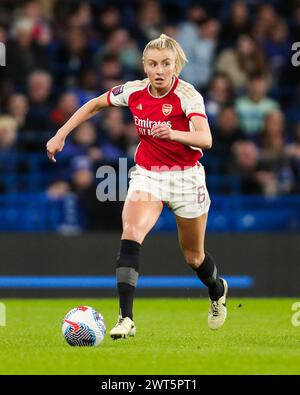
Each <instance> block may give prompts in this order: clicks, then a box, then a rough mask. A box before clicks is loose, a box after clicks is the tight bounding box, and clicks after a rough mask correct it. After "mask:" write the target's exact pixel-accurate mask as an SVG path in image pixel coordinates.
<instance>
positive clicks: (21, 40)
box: [0, 0, 300, 222]
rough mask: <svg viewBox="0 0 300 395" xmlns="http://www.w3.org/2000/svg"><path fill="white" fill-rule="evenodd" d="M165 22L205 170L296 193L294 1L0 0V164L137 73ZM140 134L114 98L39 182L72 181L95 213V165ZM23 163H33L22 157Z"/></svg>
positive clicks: (57, 189) (299, 96) (124, 150)
mask: <svg viewBox="0 0 300 395" xmlns="http://www.w3.org/2000/svg"><path fill="white" fill-rule="evenodd" d="M161 33H166V34H168V35H170V36H172V37H174V38H175V39H176V40H178V41H179V43H180V44H181V45H182V47H183V49H184V51H185V53H186V55H187V58H188V60H189V62H188V64H187V65H186V67H185V68H184V70H183V71H182V74H181V78H182V79H184V80H186V81H188V82H190V83H192V84H193V85H194V86H195V87H196V88H197V89H198V90H199V92H200V93H201V94H202V95H203V96H204V100H205V105H206V111H207V115H208V119H209V122H210V126H211V130H212V134H213V147H212V149H211V150H210V151H206V152H205V153H204V158H203V160H202V162H203V164H204V165H205V168H206V172H207V175H208V176H209V175H217V176H220V177H221V176H233V177H236V178H237V179H238V180H239V185H240V191H241V193H243V194H256V195H257V194H261V195H269V196H274V195H279V194H297V193H300V111H299V109H300V66H299V67H296V66H293V64H292V62H291V58H292V56H293V51H292V44H293V43H294V42H297V41H300V1H289V2H286V1H279V0H278V1H276V0H273V1H258V0H248V1H246V0H245V1H230V0H229V1H221V0H206V1H179V0H177V1H176V0H172V1H170V0H165V1H163V0H161V1H156V0H136V1H114V2H111V3H110V4H109V2H107V1H96V0H89V1H87V0H82V1H75V0H65V1H59V0H29V1H21V0H19V1H17V0H16V1H14V0H2V1H1V4H0V42H2V43H5V45H6V67H0V87H1V97H0V172H1V173H2V174H3V173H6V174H7V172H9V171H16V166H14V168H13V170H11V169H10V161H7V157H8V155H9V154H14V155H15V154H18V153H22V154H32V153H35V154H36V153H43V154H45V144H46V141H47V139H48V138H49V137H51V135H53V134H54V133H55V131H56V130H57V129H58V128H59V127H60V126H61V125H63V123H64V122H65V121H66V120H68V118H69V117H70V116H71V115H72V114H73V113H74V112H75V111H76V110H77V109H78V108H79V107H80V106H81V105H83V104H84V103H85V102H86V101H88V100H89V99H91V98H93V97H95V96H98V95H101V94H102V93H104V92H105V91H107V90H108V89H109V88H111V87H112V86H114V85H118V84H120V83H122V82H124V81H128V80H134V79H143V78H144V72H143V67H142V63H141V53H142V50H143V48H144V46H145V44H146V43H147V42H148V41H149V40H151V39H153V38H156V37H158V36H159V35H160V34H161ZM299 58H300V55H299ZM137 143H138V136H137V134H136V132H135V127H134V125H133V123H132V119H131V117H130V114H129V113H128V110H127V109H125V110H123V109H121V108H109V109H107V110H105V111H103V112H101V113H99V114H98V115H97V116H96V117H94V118H93V119H91V120H89V121H87V122H85V123H83V124H82V125H80V126H79V127H78V128H77V130H75V131H74V132H73V133H72V135H71V137H70V138H69V139H68V141H67V143H66V145H65V148H64V151H63V153H61V154H60V156H59V157H58V159H59V161H58V166H57V167H56V168H55V169H54V168H53V166H52V167H47V166H45V165H44V164H43V165H41V168H40V169H36V171H39V170H40V171H41V169H42V171H43V172H44V173H43V174H44V175H45V179H46V180H47V174H49V173H52V178H51V177H50V178H49V182H45V184H44V185H43V188H46V190H47V191H48V193H49V194H50V195H52V196H60V195H64V194H66V193H68V192H70V191H73V192H76V193H77V194H78V195H79V196H82V198H83V200H84V201H85V204H86V207H88V209H90V210H91V212H93V210H94V208H95V207H96V202H95V185H96V180H95V171H96V169H97V167H98V166H99V165H101V164H112V165H117V163H118V159H119V157H127V158H128V159H129V161H131V162H133V156H134V152H135V148H136V145H137ZM25 162H26V159H25ZM59 163H60V164H59ZM48 166H50V165H48ZM58 169H59V171H58ZM18 171H20V172H21V174H26V171H28V167H27V166H26V163H25V164H24V159H23V162H22V164H21V166H20V169H18ZM53 173H55V174H56V176H55V177H56V178H55V179H53ZM0 184H1V185H0V188H1V192H2V193H3V192H6V191H5V185H4V184H3V183H1V182H0ZM212 192H213V191H212ZM221 192H223V193H230V192H231V191H230V188H229V187H226V186H225V187H224V190H222V191H221ZM112 209H113V210H116V212H117V213H119V212H120V207H117V206H116V205H114V206H113V208H112ZM108 222H109V221H108Z"/></svg>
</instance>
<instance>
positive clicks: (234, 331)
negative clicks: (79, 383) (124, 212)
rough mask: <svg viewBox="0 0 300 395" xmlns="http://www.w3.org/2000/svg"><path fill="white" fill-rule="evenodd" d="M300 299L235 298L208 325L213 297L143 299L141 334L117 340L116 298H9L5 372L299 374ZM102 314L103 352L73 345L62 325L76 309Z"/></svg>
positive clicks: (139, 302) (1, 344)
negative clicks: (299, 314)
mask: <svg viewBox="0 0 300 395" xmlns="http://www.w3.org/2000/svg"><path fill="white" fill-rule="evenodd" d="M296 301H297V300H295V299H241V298H239V299H237V298H235V299H233V298H231V299H229V301H228V318H227V321H226V323H225V325H224V327H223V328H222V329H220V330H218V331H216V332H213V331H210V330H209V329H208V328H207V309H208V300H206V299H194V298H193V299H136V302H135V322H136V326H137V335H136V337H134V338H130V339H126V340H116V341H112V340H111V339H110V338H109V336H108V332H109V330H110V329H111V327H112V326H113V325H114V324H115V321H116V318H117V306H118V304H117V303H118V302H117V300H116V299H80V300H79V299H39V300H38V299H36V300H26V299H7V300H1V302H2V303H5V305H6V316H7V318H6V319H7V322H6V326H5V327H4V326H2V327H0V361H1V363H0V374H97V375H101V374H116V375H121V374H299V373H300V327H295V326H293V325H292V323H291V317H292V314H293V311H292V310H291V306H292V304H293V303H294V302H296ZM78 305H90V306H93V307H94V308H96V309H97V310H98V311H100V312H101V313H102V315H103V316H104V318H105V321H106V326H107V334H106V336H105V339H104V341H103V342H102V343H101V344H100V346H99V347H91V348H77V347H70V346H69V345H68V344H67V343H66V342H65V340H64V338H63V337H62V334H61V322H62V319H63V317H64V315H65V314H66V313H67V311H69V310H70V309H71V308H73V307H76V306H78Z"/></svg>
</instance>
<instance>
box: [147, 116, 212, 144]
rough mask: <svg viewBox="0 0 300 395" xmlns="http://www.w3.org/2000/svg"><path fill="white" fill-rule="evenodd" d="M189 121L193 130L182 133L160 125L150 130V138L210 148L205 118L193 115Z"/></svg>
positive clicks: (210, 142) (208, 129)
mask: <svg viewBox="0 0 300 395" xmlns="http://www.w3.org/2000/svg"><path fill="white" fill-rule="evenodd" d="M190 120H191V122H192V124H193V130H189V131H188V132H183V131H180V130H173V129H171V128H170V126H168V125H167V124H163V125H162V124H160V125H157V126H154V127H153V128H152V136H153V137H154V138H160V139H167V140H172V141H177V142H178V143H182V144H184V145H189V146H193V147H197V148H204V149H209V148H211V146H212V136H211V132H210V127H209V124H208V121H207V118H206V117H202V116H200V115H193V116H192V117H191V118H190Z"/></svg>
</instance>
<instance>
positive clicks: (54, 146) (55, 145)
mask: <svg viewBox="0 0 300 395" xmlns="http://www.w3.org/2000/svg"><path fill="white" fill-rule="evenodd" d="M64 145H65V139H64V138H63V137H60V136H58V135H55V136H54V137H52V139H50V140H49V141H48V143H47V145H46V147H47V155H48V158H49V159H50V160H52V162H56V159H55V157H54V155H55V154H56V153H57V152H61V151H62V149H63V148H64Z"/></svg>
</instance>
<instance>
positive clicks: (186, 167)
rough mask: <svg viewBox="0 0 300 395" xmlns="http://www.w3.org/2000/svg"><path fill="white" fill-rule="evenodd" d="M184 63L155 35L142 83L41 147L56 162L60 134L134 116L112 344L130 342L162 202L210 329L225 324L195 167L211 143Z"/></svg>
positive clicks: (101, 102)
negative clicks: (111, 115) (119, 111)
mask: <svg viewBox="0 0 300 395" xmlns="http://www.w3.org/2000/svg"><path fill="white" fill-rule="evenodd" d="M186 61H187V59H186V56H185V54H184V52H183V50H182V48H181V47H180V45H179V44H178V43H177V42H176V41H175V40H174V39H172V38H170V37H168V36H166V35H164V34H162V35H161V36H160V37H159V38H157V39H155V40H152V41H150V42H149V43H148V44H147V45H146V47H145V49H144V52H143V64H144V70H145V73H146V75H147V78H146V79H144V80H142V81H132V82H127V83H125V84H124V85H119V86H116V87H114V88H112V89H111V90H110V91H109V92H106V93H104V94H103V95H101V96H99V97H97V98H95V99H92V100H90V101H89V102H87V103H86V104H85V105H84V106H82V107H81V108H80V109H79V110H77V111H76V112H75V114H74V115H73V116H72V117H71V118H70V119H69V120H68V121H67V122H66V123H65V124H64V125H63V126H62V127H61V128H60V129H59V130H58V131H57V133H56V135H55V136H54V137H53V138H52V139H51V140H49V141H48V143H47V154H48V157H49V159H50V160H52V161H54V162H55V161H56V160H55V157H54V155H55V154H56V153H57V152H61V151H62V149H63V146H64V142H65V139H66V137H67V135H68V134H69V133H70V132H71V131H72V130H73V129H74V128H76V127H77V126H78V125H79V124H80V123H81V122H84V121H86V120H87V119H89V118H91V117H92V116H93V115H95V114H96V113H97V111H99V110H101V109H102V108H105V107H108V106H127V107H129V109H130V111H131V112H132V114H133V118H134V122H135V125H136V130H137V133H138V135H139V137H140V143H139V145H138V147H137V150H136V154H135V162H136V166H135V170H134V171H133V172H132V173H131V180H130V184H129V189H128V193H127V197H126V200H125V203H124V208H123V213H122V223H123V232H122V235H121V246H120V250H119V254H118V257H117V262H116V277H117V284H118V285H117V287H118V294H119V301H120V315H119V318H118V321H117V324H116V326H115V327H114V328H113V329H112V330H111V331H110V336H111V337H112V338H113V339H118V338H126V337H128V336H134V335H135V332H136V328H135V324H134V322H133V314H132V308H133V298H134V291H135V288H136V285H137V280H138V274H139V252H140V248H141V245H142V243H143V241H144V238H145V236H146V235H147V234H148V232H149V231H150V230H151V228H152V227H153V226H154V224H155V223H156V221H157V220H158V218H159V216H160V214H161V212H162V209H163V204H164V203H167V204H168V206H169V207H170V209H172V211H173V212H174V215H175V219H176V223H177V228H178V236H179V242H180V247H181V249H182V252H183V254H184V257H185V260H186V263H187V264H188V265H189V266H190V267H191V268H192V269H194V271H195V273H196V275H197V276H198V278H199V279H200V280H201V281H202V282H203V283H204V284H205V285H206V286H207V287H208V292H209V297H210V308H209V312H208V326H209V328H210V329H218V328H220V327H221V326H222V325H223V324H224V322H225V319H226V314H227V310H226V296H227V289H228V287H227V283H226V281H225V280H224V279H222V278H219V277H218V275H217V268H216V265H215V262H214V260H213V258H212V256H211V255H210V254H209V253H208V252H206V251H205V249H204V237H205V228H206V221H207V215H208V210H209V206H210V198H209V194H208V192H207V189H206V184H205V173H204V169H203V166H202V165H201V164H200V163H199V162H198V160H199V159H200V158H201V157H202V155H203V154H202V150H201V149H202V148H204V149H209V148H210V147H211V145H212V137H211V133H210V128H209V125H208V121H207V117H206V115H205V109H204V103H203V98H202V96H201V95H200V94H199V93H198V92H197V91H196V90H195V88H194V87H193V86H192V85H190V84H189V83H187V82H184V81H182V80H181V79H179V78H178V75H179V73H180V71H181V70H182V68H183V66H184V64H185V62H186ZM199 72H201V70H199Z"/></svg>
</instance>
